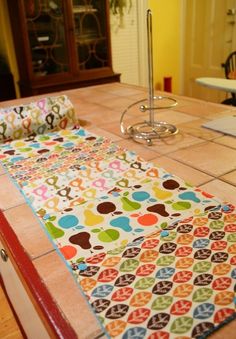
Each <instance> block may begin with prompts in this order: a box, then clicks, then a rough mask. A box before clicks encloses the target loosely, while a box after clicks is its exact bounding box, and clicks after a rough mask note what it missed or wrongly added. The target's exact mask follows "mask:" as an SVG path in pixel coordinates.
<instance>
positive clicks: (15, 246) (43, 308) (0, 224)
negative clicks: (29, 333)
mask: <svg viewBox="0 0 236 339" xmlns="http://www.w3.org/2000/svg"><path fill="white" fill-rule="evenodd" d="M0 238H1V241H2V243H3V245H4V246H6V250H7V254H8V256H9V257H10V258H11V260H12V263H13V265H14V267H15V268H16V270H17V273H18V275H19V278H20V279H21V280H22V281H23V282H24V285H25V286H26V288H27V289H28V291H29V292H30V294H31V296H32V298H31V300H32V302H34V303H35V305H37V307H38V309H39V311H40V312H41V314H42V316H43V318H44V319H42V320H45V321H44V323H45V322H46V328H48V329H49V331H50V332H51V333H49V334H51V335H53V337H54V338H70V339H74V338H78V336H77V334H76V333H75V331H74V329H73V328H72V327H71V325H70V324H69V323H68V321H67V320H66V319H65V318H64V317H63V315H62V313H61V312H60V310H59V309H58V307H57V305H56V303H55V301H54V300H53V298H52V296H51V294H50V293H49V291H48V290H47V288H46V286H45V284H44V283H43V282H42V280H41V279H40V276H39V275H38V272H37V271H36V269H35V267H34V265H33V263H32V262H31V260H30V258H29V257H28V255H27V253H26V252H25V250H24V248H23V247H22V245H21V244H20V242H19V240H18V238H17V236H16V234H15V233H14V231H13V229H12V228H11V226H10V225H9V223H8V221H7V219H6V218H5V216H4V214H3V213H2V212H1V211H0ZM41 318H42V317H41Z"/></svg>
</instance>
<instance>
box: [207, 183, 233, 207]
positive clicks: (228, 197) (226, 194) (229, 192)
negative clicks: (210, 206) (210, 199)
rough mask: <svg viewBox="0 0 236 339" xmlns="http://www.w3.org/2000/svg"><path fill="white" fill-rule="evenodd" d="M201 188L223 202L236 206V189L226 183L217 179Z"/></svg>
mask: <svg viewBox="0 0 236 339" xmlns="http://www.w3.org/2000/svg"><path fill="white" fill-rule="evenodd" d="M200 187H201V188H202V189H203V190H204V191H206V192H208V193H211V194H213V195H215V196H216V197H218V198H220V199H221V200H224V201H226V202H231V203H232V204H234V205H235V204H236V187H234V186H231V185H229V184H228V183H226V182H223V181H221V180H218V179H215V180H212V181H210V182H208V183H207V184H204V185H202V186H200Z"/></svg>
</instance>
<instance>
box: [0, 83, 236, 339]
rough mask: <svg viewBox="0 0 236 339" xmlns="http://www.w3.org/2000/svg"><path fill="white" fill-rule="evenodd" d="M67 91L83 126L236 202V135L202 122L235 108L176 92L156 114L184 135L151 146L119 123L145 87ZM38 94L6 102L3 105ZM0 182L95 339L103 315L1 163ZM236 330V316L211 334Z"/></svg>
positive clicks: (38, 257)
mask: <svg viewBox="0 0 236 339" xmlns="http://www.w3.org/2000/svg"><path fill="white" fill-rule="evenodd" d="M54 94H58V93H53V95H54ZM63 94H67V95H68V97H69V98H70V100H71V101H72V103H73V104H74V106H75V109H76V112H77V113H78V115H79V117H80V118H81V124H82V125H83V127H84V128H86V129H88V130H90V131H92V132H94V133H96V134H98V135H103V136H106V137H108V138H110V139H112V140H113V141H114V142H115V143H117V144H119V145H120V146H122V147H125V148H127V149H130V150H134V151H136V152H137V153H138V154H139V155H140V156H141V157H143V158H144V159H145V160H148V161H152V162H155V163H156V164H157V165H158V166H159V167H163V168H165V169H166V170H167V171H168V172H171V173H173V174H175V175H177V176H179V177H181V178H183V179H184V180H185V181H187V182H189V183H191V184H193V185H194V186H198V187H200V188H203V189H204V190H205V191H207V192H209V193H212V194H213V195H215V196H216V197H218V198H221V199H222V200H224V201H228V202H231V203H233V204H236V139H235V138H234V137H231V136H227V135H223V134H222V133H219V132H214V131H211V130H209V129H206V128H203V127H201V125H202V124H203V123H204V122H207V121H209V120H213V119H216V118H220V117H223V116H229V115H233V114H235V112H236V108H233V107H231V106H224V105H220V104H213V103H208V102H203V101H200V100H196V99H192V98H187V97H179V96H174V95H173V97H174V98H176V99H177V101H178V105H177V106H176V107H174V108H172V109H163V110H160V111H159V110H158V112H157V113H156V118H157V119H158V120H159V121H166V122H168V123H171V124H174V125H176V126H177V127H178V129H179V133H178V134H177V135H174V136H171V137H169V138H165V139H160V140H156V141H154V144H153V145H152V146H147V145H146V144H145V143H137V142H135V141H133V140H132V139H127V137H124V136H123V135H122V134H121V132H120V127H119V120H120V117H121V113H122V112H123V110H124V109H125V108H127V107H128V106H129V105H130V104H132V103H134V102H135V101H137V100H140V99H144V98H147V90H146V89H143V88H140V87H136V86H131V85H125V84H120V83H114V84H106V85H100V86H94V87H88V88H81V89H75V90H69V91H65V92H63ZM43 96H45V95H41V97H43ZM35 99H36V97H32V98H24V99H18V100H14V101H6V102H1V103H0V108H3V107H7V106H10V105H13V104H14V105H15V104H19V103H27V102H30V101H33V100H35ZM141 114H142V113H140V112H137V114H135V113H134V112H133V111H132V112H130V113H129V114H128V115H127V121H128V123H129V124H130V123H132V122H138V121H142V120H143V119H142V116H141ZM0 187H1V190H0V192H1V193H0V209H1V210H3V211H4V214H5V216H6V218H7V220H8V221H9V223H10V224H11V226H12V228H13V229H14V231H15V233H16V235H17V237H18V239H19V240H20V242H21V244H22V245H23V247H24V248H25V250H26V252H27V254H28V255H29V257H30V259H31V260H32V262H33V264H34V266H35V267H36V269H37V271H38V273H39V275H40V277H41V278H42V280H43V281H44V282H45V283H46V286H47V288H48V290H49V292H50V293H51V295H52V296H53V298H54V299H55V300H56V302H57V304H58V306H59V308H60V309H61V312H63V314H64V315H65V317H66V318H67V319H69V322H70V324H71V326H72V327H73V328H74V330H75V332H76V333H77V334H78V335H79V338H81V339H83V338H92V337H93V336H94V334H95V333H99V331H100V326H99V324H98V322H97V320H96V318H95V317H94V315H93V313H92V312H91V310H90V309H89V307H88V305H87V302H86V301H85V299H84V298H83V297H82V296H81V292H80V290H79V289H78V287H77V286H76V283H75V282H74V280H73V278H72V276H71V274H70V273H69V272H68V269H67V268H66V266H65V264H64V263H63V262H62V261H61V259H60V258H59V256H58V254H57V253H56V251H55V249H54V247H53V246H52V244H51V242H50V241H49V240H48V238H47V236H46V235H45V233H44V231H43V230H42V229H41V227H40V225H39V224H38V221H37V219H36V217H35V216H34V215H33V213H32V211H31V209H30V208H29V207H28V205H27V204H26V203H25V201H24V198H23V196H21V194H20V193H19V192H18V191H17V189H16V187H15V186H14V184H13V183H12V182H11V181H10V180H9V178H8V177H7V175H6V174H4V171H3V169H2V168H0ZM49 272H50V273H49ZM70 300H73V302H70ZM78 314H79V316H78ZM85 319H86V321H85ZM88 324H89V329H88ZM235 330H236V322H235V321H234V322H232V323H231V324H229V325H227V326H226V327H225V328H223V329H222V330H220V331H218V332H217V333H215V334H214V335H213V336H212V337H214V338H223V337H226V335H227V338H228V339H229V338H234V334H233V333H234V331H235ZM221 331H223V332H224V333H223V334H222V333H221ZM226 333H227V334H226Z"/></svg>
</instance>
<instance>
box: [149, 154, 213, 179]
mask: <svg viewBox="0 0 236 339" xmlns="http://www.w3.org/2000/svg"><path fill="white" fill-rule="evenodd" d="M152 162H155V163H156V164H157V166H158V167H162V168H164V169H165V170H166V171H167V172H170V173H172V174H174V175H177V176H178V177H180V178H182V179H184V180H185V181H186V182H188V183H190V184H191V185H193V186H199V185H202V184H204V183H206V182H208V181H210V180H212V179H213V178H212V177H211V176H209V175H207V174H205V173H203V172H201V171H198V170H196V169H194V168H192V167H189V166H187V165H185V164H182V163H180V162H179V161H176V160H173V159H170V158H168V157H165V156H161V157H159V158H155V159H152Z"/></svg>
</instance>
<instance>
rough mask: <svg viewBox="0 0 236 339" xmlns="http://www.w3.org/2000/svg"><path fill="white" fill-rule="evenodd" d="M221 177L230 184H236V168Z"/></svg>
mask: <svg viewBox="0 0 236 339" xmlns="http://www.w3.org/2000/svg"><path fill="white" fill-rule="evenodd" d="M220 179H222V180H225V181H227V182H228V183H229V184H232V185H234V186H236V170H234V171H232V172H230V173H227V174H225V175H222V177H220Z"/></svg>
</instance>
